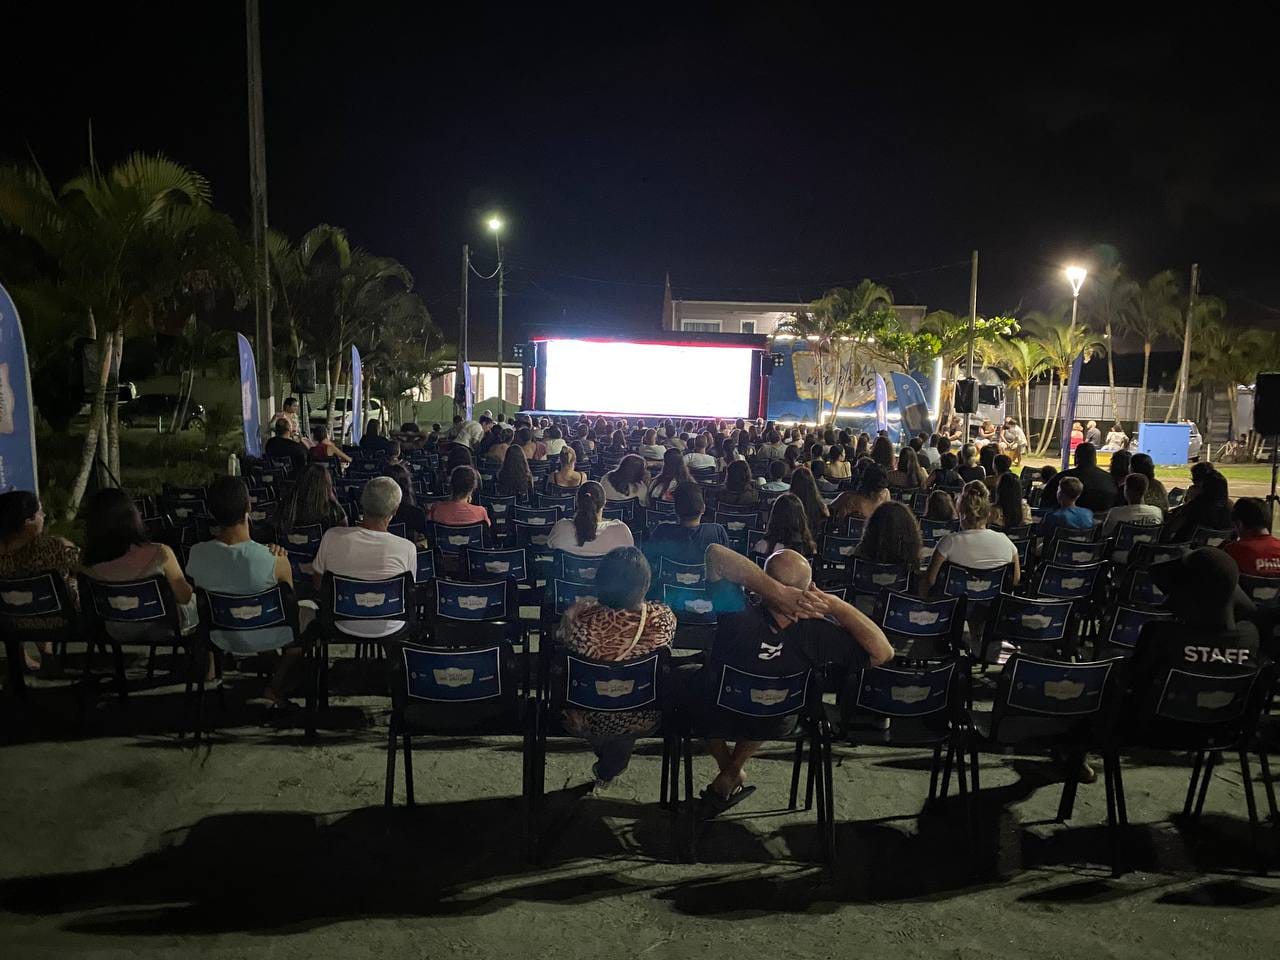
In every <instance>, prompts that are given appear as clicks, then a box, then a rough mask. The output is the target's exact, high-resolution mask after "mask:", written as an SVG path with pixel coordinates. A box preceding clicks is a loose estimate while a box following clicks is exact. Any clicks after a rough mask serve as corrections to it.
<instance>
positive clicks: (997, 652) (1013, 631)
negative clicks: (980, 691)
mask: <svg viewBox="0 0 1280 960" xmlns="http://www.w3.org/2000/svg"><path fill="white" fill-rule="evenodd" d="M1073 607H1074V604H1073V603H1072V602H1071V601H1070V600H1051V599H1045V598H1043V597H1019V596H1015V595H1014V594H1011V593H1002V594H1001V595H1000V598H999V599H998V600H997V601H996V602H995V603H994V604H992V606H991V612H990V613H989V614H988V616H987V621H986V625H985V629H984V630H983V634H982V643H981V646H980V647H979V649H978V651H977V660H978V662H979V663H981V664H983V665H984V666H985V665H987V664H992V663H1000V662H1003V661H1004V660H1005V659H1006V658H1007V657H1008V655H1009V654H1010V653H1013V652H1015V651H1016V652H1019V653H1024V654H1031V655H1033V656H1042V657H1047V658H1049V659H1058V658H1065V657H1067V656H1070V655H1071V653H1072V652H1073V648H1074V646H1075V639H1076V637H1075V617H1074V612H1073Z"/></svg>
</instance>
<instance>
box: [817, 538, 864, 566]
mask: <svg viewBox="0 0 1280 960" xmlns="http://www.w3.org/2000/svg"><path fill="white" fill-rule="evenodd" d="M861 539H862V538H861V537H859V538H857V539H854V538H852V537H833V536H830V535H828V536H824V537H823V538H822V559H823V560H825V561H827V562H828V563H852V562H853V552H854V551H855V550H857V549H858V543H859V541H860V540H861Z"/></svg>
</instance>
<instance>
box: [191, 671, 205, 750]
mask: <svg viewBox="0 0 1280 960" xmlns="http://www.w3.org/2000/svg"><path fill="white" fill-rule="evenodd" d="M204 674H205V671H204V670H198V673H197V676H196V722H195V730H193V731H192V735H191V738H192V740H193V741H194V742H195V743H199V742H200V736H201V734H202V733H203V732H204Z"/></svg>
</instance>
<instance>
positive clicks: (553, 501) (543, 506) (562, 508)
mask: <svg viewBox="0 0 1280 960" xmlns="http://www.w3.org/2000/svg"><path fill="white" fill-rule="evenodd" d="M577 505H578V498H577V497H576V496H574V495H573V494H569V495H567V496H566V495H552V494H545V493H544V494H542V495H541V496H539V497H538V509H540V510H555V511H556V512H557V514H558V516H559V517H572V516H573V513H574V510H576V509H577Z"/></svg>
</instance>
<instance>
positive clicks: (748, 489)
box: [717, 460, 760, 507]
mask: <svg viewBox="0 0 1280 960" xmlns="http://www.w3.org/2000/svg"><path fill="white" fill-rule="evenodd" d="M717 499H718V500H719V502H720V503H725V504H732V505H733V506H738V507H754V506H755V505H756V504H757V503H759V502H760V492H759V491H758V490H757V489H756V485H755V483H754V482H753V481H752V478H751V467H750V465H749V464H748V463H747V461H745V460H735V461H733V463H731V464H729V469H728V470H726V471H725V475H724V487H723V488H722V489H721V490H720V495H719V497H718V498H717Z"/></svg>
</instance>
